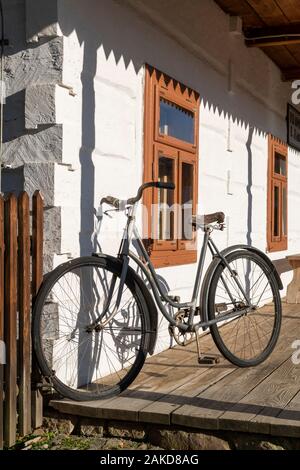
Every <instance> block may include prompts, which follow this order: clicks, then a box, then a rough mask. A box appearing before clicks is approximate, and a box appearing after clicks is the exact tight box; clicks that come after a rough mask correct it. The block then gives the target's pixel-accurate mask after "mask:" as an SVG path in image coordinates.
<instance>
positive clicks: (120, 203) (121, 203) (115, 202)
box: [100, 181, 175, 210]
mask: <svg viewBox="0 0 300 470" xmlns="http://www.w3.org/2000/svg"><path fill="white" fill-rule="evenodd" d="M147 188H158V189H169V190H171V191H173V190H174V189H175V184H174V183H163V182H161V181H149V182H148V183H144V184H142V185H141V186H140V187H139V189H138V192H137V194H136V196H135V197H132V198H130V199H127V200H121V199H118V198H116V197H113V196H106V197H103V198H102V199H101V202H100V204H104V203H105V204H109V205H110V206H113V207H114V208H115V209H118V210H123V209H125V207H126V206H127V205H128V206H132V205H133V204H135V203H136V202H138V201H139V200H140V199H141V198H142V195H143V192H144V190H145V189H147Z"/></svg>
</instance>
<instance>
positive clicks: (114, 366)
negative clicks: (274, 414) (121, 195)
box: [33, 182, 283, 401]
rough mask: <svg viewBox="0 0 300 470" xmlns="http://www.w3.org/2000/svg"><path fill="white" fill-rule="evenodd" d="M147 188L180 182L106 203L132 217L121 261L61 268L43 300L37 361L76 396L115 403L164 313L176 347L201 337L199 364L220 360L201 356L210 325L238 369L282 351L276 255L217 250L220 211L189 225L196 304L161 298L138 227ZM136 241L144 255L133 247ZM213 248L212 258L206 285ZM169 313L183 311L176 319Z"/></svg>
mask: <svg viewBox="0 0 300 470" xmlns="http://www.w3.org/2000/svg"><path fill="white" fill-rule="evenodd" d="M150 187H153V188H158V189H167V190H174V188H175V185H174V184H173V183H163V182H150V183H145V184H143V185H142V186H141V187H140V188H139V189H138V192H137V195H136V196H135V197H133V198H131V199H128V200H126V201H122V200H119V199H117V198H114V197H111V196H107V197H106V198H103V199H102V200H101V207H102V206H103V204H108V205H109V206H111V207H112V208H113V209H111V210H115V211H124V212H125V214H126V216H127V222H126V226H125V229H124V236H123V238H122V241H121V244H120V248H119V252H118V255H117V257H112V256H109V255H105V254H102V253H95V254H93V255H92V256H87V257H80V258H77V259H73V260H71V261H68V262H66V263H64V264H62V265H60V266H58V267H57V268H56V269H54V270H53V271H52V272H51V273H49V274H48V275H47V276H46V277H45V280H44V282H43V284H42V286H41V288H40V291H39V293H38V296H37V298H36V301H35V304H34V311H33V339H34V349H35V354H36V357H37V360H38V364H39V366H40V369H41V372H42V374H43V376H44V377H45V380H47V381H48V383H49V384H50V385H51V386H52V387H54V388H55V389H56V390H57V391H58V392H59V393H60V394H61V395H63V396H65V397H68V398H70V399H74V400H79V401H81V400H96V399H102V398H107V397H111V396H114V395H116V394H118V393H120V392H121V391H122V390H125V389H126V388H127V387H128V386H129V385H130V384H131V383H132V382H133V380H134V379H135V378H136V377H137V375H138V373H139V372H140V370H141V368H142V367H143V364H144V362H145V359H146V356H147V354H148V353H149V354H153V352H154V348H155V343H156V336H157V328H158V320H157V318H158V309H159V310H160V311H161V313H162V314H163V315H164V317H165V318H166V319H167V320H168V322H169V333H170V335H171V336H172V337H173V338H174V339H175V340H176V342H177V343H178V344H181V345H186V344H187V343H188V342H189V339H191V337H192V339H193V338H195V339H196V343H197V351H198V360H199V362H207V363H213V362H214V360H215V359H214V358H213V357H209V356H208V357H203V355H202V353H201V349H200V340H201V336H200V335H199V330H200V329H202V330H206V329H208V328H209V329H210V333H211V335H212V338H213V340H214V342H215V344H216V346H217V348H218V349H219V351H220V353H221V354H222V355H223V356H224V357H225V358H226V359H228V360H229V361H230V362H231V363H233V364H234V365H236V366H239V367H248V366H255V365H258V364H260V363H261V362H263V361H264V360H265V359H266V358H267V357H268V356H269V355H270V354H271V352H272V350H273V349H274V347H275V345H276V341H277V339H278V336H279V332H280V325H281V298H280V292H279V290H280V289H282V288H283V286H282V283H281V280H280V277H279V275H278V273H277V271H276V269H275V267H274V265H273V264H272V263H271V261H270V260H269V258H268V257H267V256H266V255H265V254H264V253H263V252H261V251H259V250H258V249H256V248H254V247H251V246H247V245H234V246H231V247H229V248H226V249H224V250H222V251H219V250H218V248H217V246H216V245H215V243H214V241H213V240H212V236H211V234H212V232H213V231H214V230H223V229H224V226H225V224H224V218H225V216H224V214H223V213H222V212H217V213H215V214H209V215H205V216H203V217H200V216H193V218H192V224H193V227H194V229H195V230H196V229H202V230H203V232H204V237H203V244H202V248H201V252H200V257H199V261H198V267H197V272H196V277H195V282H194V289H193V293H192V299H191V301H190V302H180V299H179V298H177V297H174V296H169V295H168V293H165V292H164V291H163V289H162V288H161V286H160V283H159V279H158V276H157V274H156V271H155V269H154V267H153V265H152V262H151V260H150V257H149V255H148V252H147V250H146V248H145V247H144V244H143V242H142V239H141V237H140V235H139V233H138V230H137V228H136V225H135V219H136V211H137V205H138V203H139V201H140V200H141V198H142V195H143V192H144V190H146V189H147V188H150ZM133 237H134V238H135V240H136V243H137V246H138V251H139V253H140V256H138V255H137V254H135V253H133V252H132V251H130V249H129V248H130V244H131V241H132V239H133ZM208 250H209V251H210V253H211V255H212V261H211V264H210V265H209V267H208V269H207V271H206V273H205V276H204V279H203V281H202V283H201V279H202V274H203V270H204V260H205V257H206V254H207V251H208ZM130 260H133V261H134V262H135V264H136V265H137V266H138V268H139V269H140V271H141V273H142V275H143V276H144V278H145V279H146V281H147V283H148V284H146V282H145V281H144V280H143V279H142V276H141V275H138V273H137V272H136V271H135V270H134V269H133V268H132V267H131V266H130V265H129V261H130ZM200 287H201V289H200ZM150 289H151V291H152V295H151V293H150ZM199 296H200V297H199ZM198 298H200V302H199V305H197V299H198ZM167 306H169V307H172V308H173V309H175V310H176V312H175V313H170V312H169V311H168V309H167V308H166V307H167Z"/></svg>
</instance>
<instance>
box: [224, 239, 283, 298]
mask: <svg viewBox="0 0 300 470" xmlns="http://www.w3.org/2000/svg"><path fill="white" fill-rule="evenodd" d="M236 250H247V251H252V252H253V253H256V254H257V255H258V256H260V257H261V258H262V259H263V260H264V261H265V263H266V264H267V265H268V266H269V268H270V270H271V272H272V274H274V276H275V279H276V281H277V285H278V289H279V290H282V289H283V284H282V281H281V278H280V276H279V274H278V271H277V269H276V267H275V266H274V264H273V263H272V261H271V260H270V258H269V257H268V256H267V255H266V254H265V253H264V252H263V251H261V250H259V249H258V248H255V247H254V246H249V245H233V246H230V247H228V248H225V250H222V251H221V255H223V256H226V255H228V254H229V253H232V251H236Z"/></svg>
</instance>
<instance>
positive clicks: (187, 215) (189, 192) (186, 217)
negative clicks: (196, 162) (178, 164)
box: [181, 162, 194, 240]
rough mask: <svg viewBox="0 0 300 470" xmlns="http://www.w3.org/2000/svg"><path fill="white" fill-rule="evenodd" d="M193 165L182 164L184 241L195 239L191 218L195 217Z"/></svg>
mask: <svg viewBox="0 0 300 470" xmlns="http://www.w3.org/2000/svg"><path fill="white" fill-rule="evenodd" d="M193 173H194V171H193V165H191V164H190V163H185V162H183V163H182V173H181V177H182V181H181V204H182V235H181V237H182V240H191V239H192V238H193V233H192V224H191V217H192V215H193V213H192V211H193V189H194V188H193V186H194V184H193V181H194V178H193Z"/></svg>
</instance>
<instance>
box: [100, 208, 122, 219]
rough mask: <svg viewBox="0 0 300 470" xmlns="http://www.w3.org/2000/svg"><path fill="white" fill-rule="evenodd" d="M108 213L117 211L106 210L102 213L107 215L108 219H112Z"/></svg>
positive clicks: (116, 210)
mask: <svg viewBox="0 0 300 470" xmlns="http://www.w3.org/2000/svg"><path fill="white" fill-rule="evenodd" d="M108 212H118V209H107V210H106V211H104V212H103V214H105V215H107V217H109V218H110V219H112V216H111V215H109V213H108Z"/></svg>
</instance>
